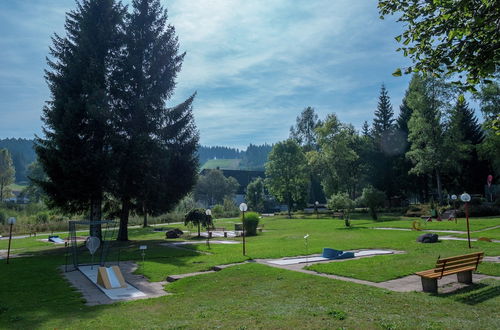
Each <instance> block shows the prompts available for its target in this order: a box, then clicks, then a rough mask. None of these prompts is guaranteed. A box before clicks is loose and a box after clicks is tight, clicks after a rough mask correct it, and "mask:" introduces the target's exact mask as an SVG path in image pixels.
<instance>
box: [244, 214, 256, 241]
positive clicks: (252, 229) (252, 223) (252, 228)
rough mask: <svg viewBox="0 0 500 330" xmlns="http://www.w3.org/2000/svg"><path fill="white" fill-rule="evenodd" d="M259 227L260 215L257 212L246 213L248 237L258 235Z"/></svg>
mask: <svg viewBox="0 0 500 330" xmlns="http://www.w3.org/2000/svg"><path fill="white" fill-rule="evenodd" d="M258 226H259V214H258V213H256V212H246V213H245V232H246V235H247V236H255V235H257V227H258Z"/></svg>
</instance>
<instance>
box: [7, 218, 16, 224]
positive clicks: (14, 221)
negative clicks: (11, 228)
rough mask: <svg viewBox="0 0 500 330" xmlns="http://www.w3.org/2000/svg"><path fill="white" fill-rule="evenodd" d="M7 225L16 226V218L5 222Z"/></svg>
mask: <svg viewBox="0 0 500 330" xmlns="http://www.w3.org/2000/svg"><path fill="white" fill-rule="evenodd" d="M7 224H9V225H15V224H16V218H14V217H11V218H9V219H8V220H7Z"/></svg>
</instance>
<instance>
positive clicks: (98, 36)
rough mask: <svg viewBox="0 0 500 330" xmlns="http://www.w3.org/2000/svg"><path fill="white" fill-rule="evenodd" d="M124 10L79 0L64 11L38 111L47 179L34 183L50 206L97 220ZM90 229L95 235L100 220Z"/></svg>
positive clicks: (39, 148)
mask: <svg viewBox="0 0 500 330" xmlns="http://www.w3.org/2000/svg"><path fill="white" fill-rule="evenodd" d="M124 11H125V9H124V8H123V7H122V5H121V4H120V3H116V2H115V1H114V0H83V1H81V2H77V8H76V9H75V10H72V11H70V12H69V13H68V14H67V15H66V24H65V28H66V36H65V37H60V36H59V35H57V34H55V35H54V37H53V38H52V42H53V46H52V47H51V48H50V55H51V57H50V58H48V59H47V62H48V65H49V68H50V69H49V70H46V72H45V73H46V80H47V83H48V85H49V88H50V93H51V99H50V101H48V102H47V105H46V106H45V108H44V110H43V122H44V124H45V125H44V127H43V132H44V135H45V137H37V139H36V147H35V148H36V152H37V154H38V157H39V160H40V163H41V165H42V167H43V170H44V171H45V173H46V174H47V176H48V180H46V181H41V182H38V183H39V184H40V185H41V187H42V188H43V190H44V191H45V193H46V194H47V196H48V197H49V203H50V205H52V206H55V207H58V208H60V209H62V210H64V211H67V212H89V219H90V221H91V222H93V221H98V220H101V206H102V202H103V198H104V193H105V192H106V191H107V189H108V186H109V178H110V175H109V173H110V169H111V168H112V167H111V166H110V164H111V161H110V159H111V154H110V150H111V147H110V135H111V134H110V133H111V131H112V129H111V127H110V125H109V123H110V119H111V111H110V109H111V108H110V104H111V99H110V98H109V91H110V88H111V87H112V86H111V80H110V73H111V71H112V70H113V69H114V67H115V65H116V63H115V60H116V58H118V55H119V51H120V48H121V46H122V33H121V32H122V23H123V15H124ZM90 234H91V235H93V236H100V225H99V224H95V225H91V228H90Z"/></svg>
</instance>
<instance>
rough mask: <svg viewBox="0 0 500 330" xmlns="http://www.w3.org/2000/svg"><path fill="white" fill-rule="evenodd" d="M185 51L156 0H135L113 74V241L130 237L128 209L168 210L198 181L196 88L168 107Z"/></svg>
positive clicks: (139, 210)
mask: <svg viewBox="0 0 500 330" xmlns="http://www.w3.org/2000/svg"><path fill="white" fill-rule="evenodd" d="M184 55H185V53H179V42H178V38H177V36H176V35H175V29H174V27H173V26H171V25H167V11H166V10H164V9H163V8H162V6H161V5H160V1H159V0H134V1H133V2H132V13H131V14H130V15H129V16H128V17H127V27H126V37H125V50H124V52H123V54H122V56H121V57H120V60H119V63H118V67H117V70H116V72H115V75H114V80H115V81H116V84H115V86H116V88H115V89H113V91H112V93H113V96H114V99H116V102H115V108H116V116H115V117H114V120H113V123H114V126H115V131H116V135H115V138H114V140H113V155H114V159H115V160H116V169H117V170H116V172H115V178H116V179H115V180H113V181H114V183H115V184H114V192H115V194H116V195H117V196H118V198H119V200H120V203H121V211H120V229H119V232H118V240H122V241H126V240H128V231H127V224H128V218H129V214H130V212H131V211H132V212H136V213H139V214H142V215H143V216H144V219H145V221H144V226H146V225H147V215H148V214H153V215H157V214H160V213H163V212H166V211H168V210H170V209H172V208H173V207H174V206H175V204H176V203H177V202H178V201H179V200H180V199H181V198H182V197H184V196H185V195H186V194H187V193H189V191H191V189H192V187H193V186H194V184H195V181H196V172H197V164H198V163H197V158H196V155H195V152H196V147H197V143H198V132H197V130H196V127H195V125H194V120H193V115H192V102H193V100H194V95H192V96H191V97H189V98H188V99H187V100H186V101H184V102H183V103H181V104H179V105H177V106H174V107H171V108H169V107H167V106H166V101H167V100H168V99H169V98H170V97H171V96H172V95H173V91H174V88H175V80H176V77H177V74H178V73H179V71H180V70H181V66H182V61H183V59H184Z"/></svg>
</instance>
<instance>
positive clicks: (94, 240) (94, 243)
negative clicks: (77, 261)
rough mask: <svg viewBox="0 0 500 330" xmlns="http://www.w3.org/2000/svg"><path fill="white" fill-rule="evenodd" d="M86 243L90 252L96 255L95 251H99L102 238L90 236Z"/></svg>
mask: <svg viewBox="0 0 500 330" xmlns="http://www.w3.org/2000/svg"><path fill="white" fill-rule="evenodd" d="M85 245H86V246H87V249H89V252H90V254H92V255H94V253H95V251H97V249H98V248H99V246H100V245H101V240H100V239H99V238H98V237H95V236H90V237H89V239H88V240H87V243H85Z"/></svg>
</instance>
